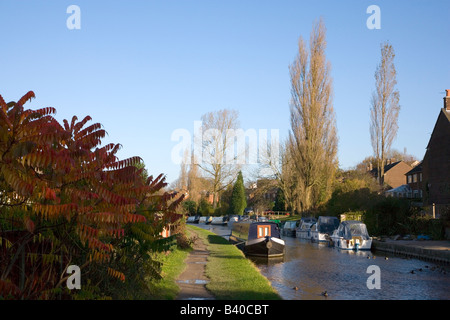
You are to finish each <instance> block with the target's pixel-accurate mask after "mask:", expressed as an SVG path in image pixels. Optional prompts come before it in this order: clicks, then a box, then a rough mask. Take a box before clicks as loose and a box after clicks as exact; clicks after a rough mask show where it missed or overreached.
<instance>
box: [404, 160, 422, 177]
mask: <svg viewBox="0 0 450 320" xmlns="http://www.w3.org/2000/svg"><path fill="white" fill-rule="evenodd" d="M418 172H422V162H420V163H419V164H418V165H417V166H415V167H414V168H412V169H411V170H409V171H408V172H407V173H405V175H408V174H413V173H418Z"/></svg>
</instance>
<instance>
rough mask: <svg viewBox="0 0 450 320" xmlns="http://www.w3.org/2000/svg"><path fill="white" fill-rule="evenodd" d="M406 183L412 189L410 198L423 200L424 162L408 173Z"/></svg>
mask: <svg viewBox="0 0 450 320" xmlns="http://www.w3.org/2000/svg"><path fill="white" fill-rule="evenodd" d="M406 183H407V185H408V186H409V188H410V190H411V191H410V194H408V195H407V197H408V198H422V196H423V170H422V162H421V163H419V164H418V165H417V166H415V167H414V168H413V169H412V170H410V171H408V172H407V173H406Z"/></svg>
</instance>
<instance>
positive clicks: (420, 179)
mask: <svg viewBox="0 0 450 320" xmlns="http://www.w3.org/2000/svg"><path fill="white" fill-rule="evenodd" d="M419 181H421V182H422V172H421V173H419Z"/></svg>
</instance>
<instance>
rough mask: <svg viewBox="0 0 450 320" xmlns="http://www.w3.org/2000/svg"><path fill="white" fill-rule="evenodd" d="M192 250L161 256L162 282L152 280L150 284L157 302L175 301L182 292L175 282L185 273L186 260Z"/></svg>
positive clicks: (175, 251) (182, 250)
mask: <svg viewBox="0 0 450 320" xmlns="http://www.w3.org/2000/svg"><path fill="white" fill-rule="evenodd" d="M190 251H192V249H179V248H177V249H175V250H173V251H171V253H170V254H168V255H160V256H159V259H158V261H160V262H162V264H163V266H162V272H161V273H162V276H163V279H161V280H152V281H151V282H150V283H149V287H150V291H151V295H152V297H153V299H155V300H174V299H175V298H176V296H177V295H178V292H179V291H180V288H179V287H178V285H177V284H176V282H175V280H176V279H177V277H178V276H179V275H180V274H181V273H182V272H183V271H184V269H185V268H186V265H185V264H184V260H185V259H186V258H187V256H188V255H189V252H190Z"/></svg>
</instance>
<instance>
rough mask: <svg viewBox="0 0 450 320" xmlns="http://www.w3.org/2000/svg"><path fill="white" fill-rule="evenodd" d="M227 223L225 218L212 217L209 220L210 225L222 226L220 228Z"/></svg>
mask: <svg viewBox="0 0 450 320" xmlns="http://www.w3.org/2000/svg"><path fill="white" fill-rule="evenodd" d="M227 222H228V219H227V217H213V218H212V220H211V224H215V225H222V226H225V225H227Z"/></svg>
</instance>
